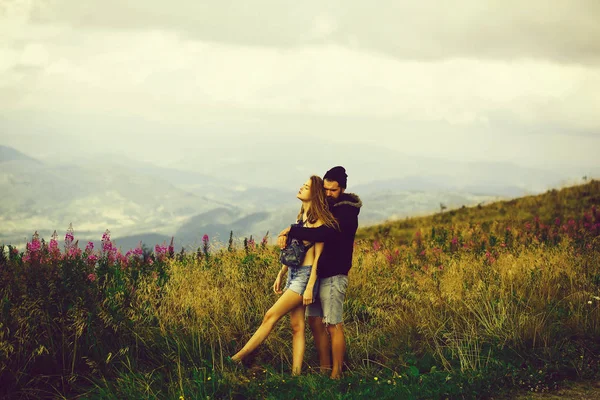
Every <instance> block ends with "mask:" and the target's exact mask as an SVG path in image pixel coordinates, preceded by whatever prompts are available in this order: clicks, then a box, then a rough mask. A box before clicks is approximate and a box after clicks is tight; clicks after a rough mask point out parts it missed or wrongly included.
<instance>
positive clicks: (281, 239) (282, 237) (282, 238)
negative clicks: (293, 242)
mask: <svg viewBox="0 0 600 400" xmlns="http://www.w3.org/2000/svg"><path fill="white" fill-rule="evenodd" d="M288 233H290V228H289V227H287V228H285V229H284V230H282V231H281V232H280V233H279V236H278V237H277V246H279V248H280V249H283V248H285V244H286V242H287V235H288Z"/></svg>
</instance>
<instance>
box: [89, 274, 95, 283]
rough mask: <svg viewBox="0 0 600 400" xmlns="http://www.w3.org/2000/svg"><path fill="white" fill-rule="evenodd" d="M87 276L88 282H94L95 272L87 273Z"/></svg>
mask: <svg viewBox="0 0 600 400" xmlns="http://www.w3.org/2000/svg"><path fill="white" fill-rule="evenodd" d="M87 278H88V280H89V281H90V282H94V281H95V280H96V274H89V275H88V277H87Z"/></svg>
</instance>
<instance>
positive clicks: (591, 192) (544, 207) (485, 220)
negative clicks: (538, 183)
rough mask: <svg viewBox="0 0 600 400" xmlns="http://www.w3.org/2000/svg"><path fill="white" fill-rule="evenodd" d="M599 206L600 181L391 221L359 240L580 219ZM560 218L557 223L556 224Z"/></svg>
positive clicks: (364, 230)
mask: <svg viewBox="0 0 600 400" xmlns="http://www.w3.org/2000/svg"><path fill="white" fill-rule="evenodd" d="M594 205H596V206H598V205H600V181H597V180H591V181H590V182H588V183H585V184H582V185H576V186H571V187H566V188H563V189H560V190H557V189H552V190H548V191H547V192H546V193H543V194H539V195H532V196H524V197H520V198H516V199H512V200H506V201H496V202H493V203H490V204H487V205H482V204H479V205H477V206H474V207H465V206H463V207H461V208H458V209H454V210H449V211H445V212H443V213H436V214H432V215H428V216H423V217H413V218H406V219H404V220H398V221H389V222H385V223H383V224H379V225H373V226H369V227H365V228H361V229H359V230H358V232H357V234H356V237H357V239H371V240H381V239H388V240H393V241H397V242H398V243H399V244H407V243H410V241H411V240H412V238H413V237H414V234H415V233H416V232H417V231H418V230H421V231H423V232H426V231H430V230H431V228H432V227H436V228H438V227H451V226H459V225H472V224H481V225H484V226H486V225H489V224H491V223H493V222H494V221H495V222H497V223H500V224H505V225H506V224H518V223H524V222H525V221H530V220H533V219H535V218H536V217H537V218H539V220H540V221H541V222H543V223H546V224H550V223H555V222H559V221H567V220H568V219H571V218H577V217H578V216H580V215H581V214H582V212H583V211H584V210H589V209H590V208H591V207H592V206H594ZM557 219H558V221H557Z"/></svg>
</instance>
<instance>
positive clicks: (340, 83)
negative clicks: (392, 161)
mask: <svg viewBox="0 0 600 400" xmlns="http://www.w3.org/2000/svg"><path fill="white" fill-rule="evenodd" d="M598 21H600V1H597V0H589V1H577V0H572V1H547V0H528V1H512V0H499V1H486V0H468V1H467V0H464V1H452V2H442V1H430V0H418V1H401V0H397V1H391V0H390V1H388V0H379V1H367V0H365V1H362V0H361V1H358V0H339V1H324V0H319V1H312V0H305V1H283V0H254V1H235V2H234V1H225V0H221V1H210V2H207V1H199V0H185V1H164V0H93V1H92V0H0V144H4V145H9V146H14V147H16V148H17V149H19V150H21V151H25V152H27V153H28V154H30V155H32V156H39V157H43V158H44V157H46V158H47V157H50V156H52V155H54V154H57V155H61V156H63V153H64V152H66V151H75V150H76V149H77V150H76V151H77V152H79V153H86V152H107V151H110V152H116V153H118V154H127V155H129V156H130V157H132V158H136V159H140V160H147V161H157V160H159V163H161V164H163V165H167V164H173V163H175V162H177V161H178V160H180V159H181V158H184V157H185V156H186V153H189V152H193V151H197V150H198V149H202V148H204V149H206V148H210V149H211V150H214V151H213V152H212V154H213V156H215V154H218V155H224V154H225V153H226V151H227V150H226V149H225V147H224V146H228V145H231V144H232V143H235V142H236V141H237V140H240V141H243V142H244V143H249V144H248V146H252V145H255V146H256V148H255V149H252V151H256V154H257V155H259V154H260V142H261V141H274V140H283V139H282V138H287V139H285V140H293V141H300V142H302V143H308V144H310V145H316V144H317V143H319V142H318V141H316V140H314V139H313V138H318V139H319V140H321V142H324V143H326V144H327V145H329V146H332V148H333V149H335V147H334V145H335V144H336V143H338V142H340V141H352V142H359V143H360V142H365V143H370V144H372V145H378V146H381V147H385V148H387V149H392V150H397V151H399V152H402V153H403V154H411V155H428V156H433V157H442V158H446V159H452V160H490V161H510V162H515V163H518V164H521V165H529V166H543V165H548V164H552V165H574V166H593V165H597V164H598V161H597V149H599V148H600V112H599V110H600V23H598ZM240 138H243V139H240ZM238 147H239V146H238ZM305 148H306V150H305V151H307V155H310V147H309V146H306V147H305ZM365 148H371V147H365ZM247 150H248V148H247V147H246V151H247ZM349 156H351V157H357V158H358V157H360V154H353V155H349ZM307 162H310V161H307Z"/></svg>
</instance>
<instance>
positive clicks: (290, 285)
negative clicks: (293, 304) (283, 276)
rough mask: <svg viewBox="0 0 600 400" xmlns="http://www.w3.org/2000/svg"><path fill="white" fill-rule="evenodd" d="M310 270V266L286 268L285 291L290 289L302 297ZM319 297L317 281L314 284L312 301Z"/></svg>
mask: <svg viewBox="0 0 600 400" xmlns="http://www.w3.org/2000/svg"><path fill="white" fill-rule="evenodd" d="M311 270H312V266H311V265H305V266H303V267H288V275H287V282H286V284H285V287H284V289H283V290H285V289H290V290H291V291H292V292H294V293H298V294H299V295H300V296H302V295H304V290H305V289H306V285H308V279H309V278H310V271H311ZM318 295H319V280H318V279H317V281H316V282H315V286H314V288H313V299H316V298H317V296H318Z"/></svg>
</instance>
